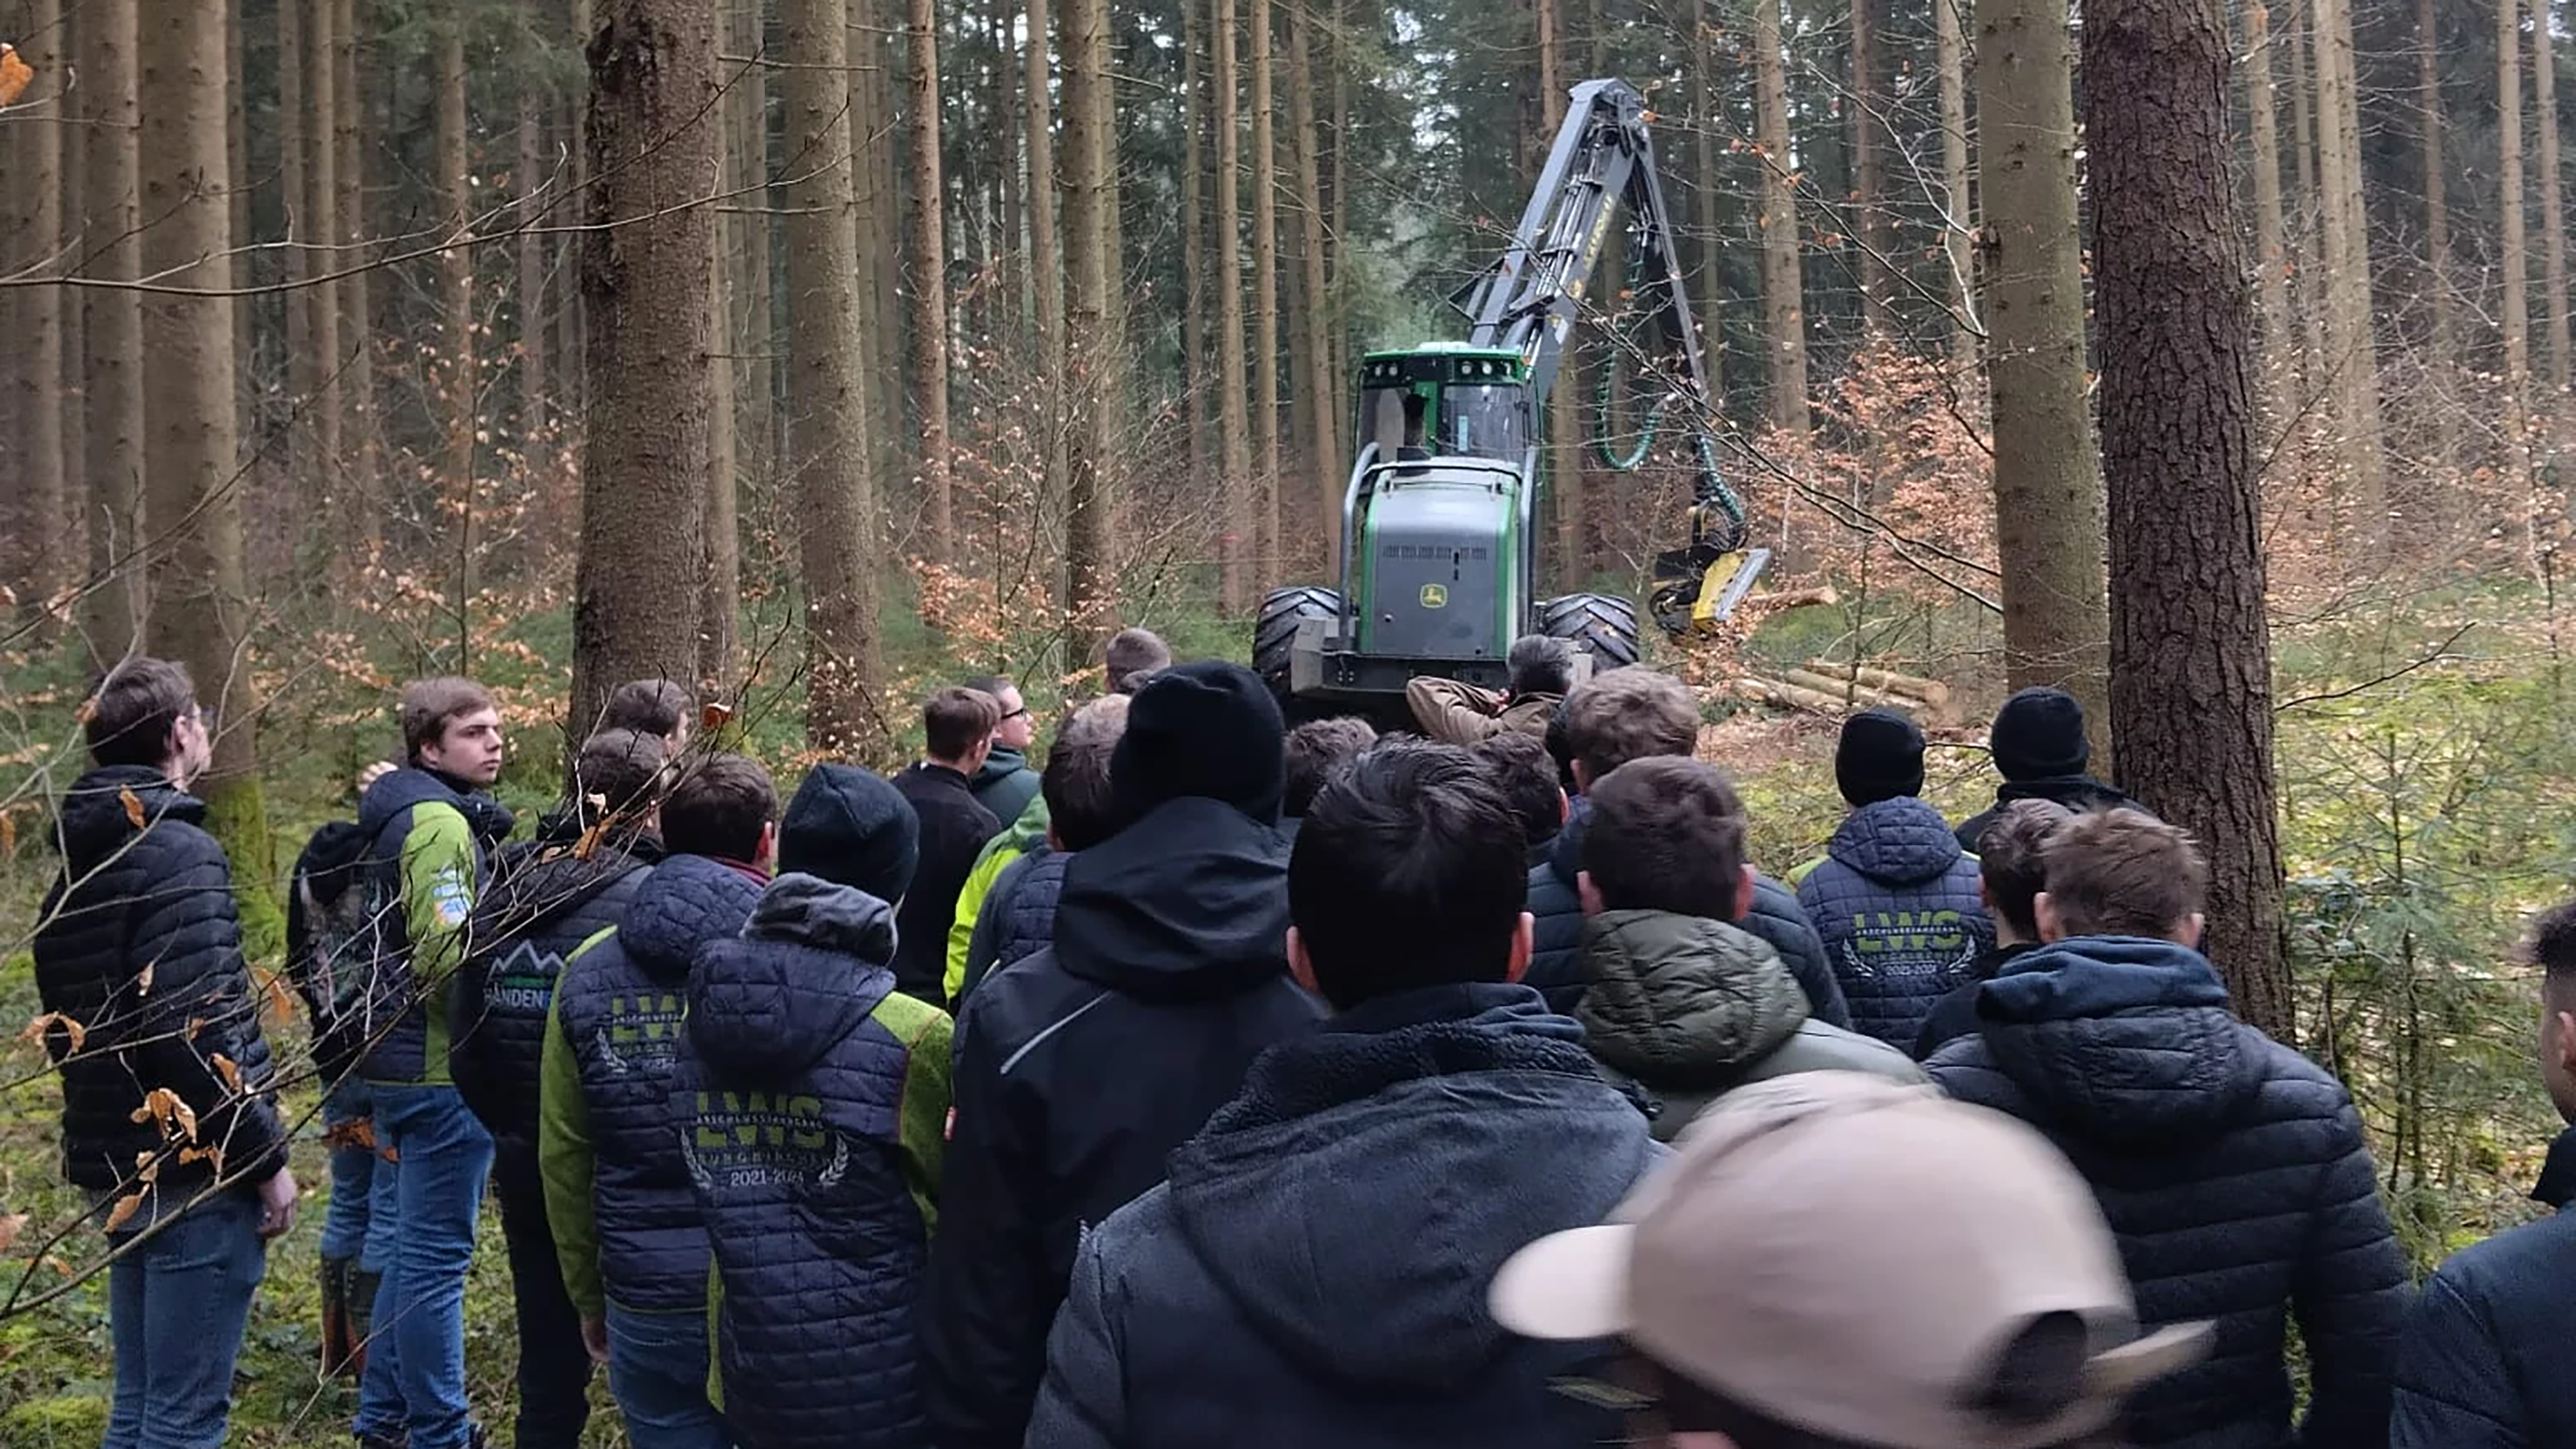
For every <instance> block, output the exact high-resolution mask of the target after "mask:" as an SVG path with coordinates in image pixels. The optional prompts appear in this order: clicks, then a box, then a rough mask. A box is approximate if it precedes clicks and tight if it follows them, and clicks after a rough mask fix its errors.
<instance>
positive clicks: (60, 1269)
mask: <svg viewBox="0 0 2576 1449" xmlns="http://www.w3.org/2000/svg"><path fill="white" fill-rule="evenodd" d="M45 1266H46V1267H48V1268H51V1269H53V1270H54V1276H55V1277H57V1278H61V1279H64V1280H66V1281H68V1280H69V1279H70V1278H71V1276H72V1265H71V1264H69V1263H66V1262H64V1261H63V1259H62V1255H61V1254H59V1253H47V1254H46V1255H45Z"/></svg>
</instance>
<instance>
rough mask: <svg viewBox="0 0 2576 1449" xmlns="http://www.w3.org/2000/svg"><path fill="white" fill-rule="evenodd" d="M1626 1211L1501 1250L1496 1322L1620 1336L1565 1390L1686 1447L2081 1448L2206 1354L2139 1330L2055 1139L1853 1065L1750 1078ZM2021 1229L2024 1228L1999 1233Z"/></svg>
mask: <svg viewBox="0 0 2576 1449" xmlns="http://www.w3.org/2000/svg"><path fill="white" fill-rule="evenodd" d="M1678 1146H1679V1152H1678V1154H1677V1155H1676V1157H1675V1158H1674V1159H1673V1160H1672V1161H1671V1162H1670V1163H1668V1164H1666V1165H1665V1166H1664V1167H1663V1168H1661V1169H1659V1170H1658V1171H1657V1172H1655V1173H1654V1174H1653V1175H1652V1176H1650V1177H1648V1178H1647V1179H1646V1181H1645V1182H1644V1183H1643V1184H1642V1185H1640V1186H1639V1187H1638V1188H1637V1189H1636V1190H1635V1191H1634V1192H1633V1193H1631V1194H1630V1195H1629V1197H1628V1199H1627V1200H1626V1201H1625V1202H1623V1203H1622V1204H1620V1206H1619V1208H1618V1210H1617V1211H1616V1212H1615V1213H1614V1214H1613V1215H1612V1216H1611V1218H1610V1220H1609V1221H1608V1222H1606V1223H1603V1224H1601V1225H1598V1226H1593V1227H1584V1228H1575V1229H1571V1230H1569V1231H1565V1232H1560V1233H1556V1234H1553V1235H1551V1236H1549V1237H1545V1238H1541V1239H1539V1240H1538V1241H1537V1242H1534V1243H1532V1244H1530V1245H1529V1246H1528V1247H1526V1248H1523V1249H1522V1250H1521V1251H1520V1252H1519V1253H1517V1254H1515V1255H1514V1256H1513V1257H1512V1258H1511V1259H1510V1260H1509V1261H1508V1262H1506V1263H1505V1264H1504V1265H1503V1268H1502V1271H1501V1272H1500V1273H1499V1274H1497V1275H1496V1277H1495V1279H1494V1283H1493V1288H1492V1290H1491V1293H1490V1295H1489V1299H1490V1303H1491V1306H1492V1309H1493V1314H1494V1318H1495V1319H1496V1321H1498V1322H1500V1323H1501V1324H1502V1325H1503V1326H1504V1327H1506V1328H1509V1329H1511V1330H1513V1331H1514V1332H1516V1333H1520V1334H1523V1335H1525V1336H1527V1337H1531V1338H1538V1339H1552V1340H1562V1341H1568V1342H1582V1341H1615V1342H1616V1343H1617V1344H1619V1345H1621V1346H1623V1347H1624V1348H1625V1350H1626V1353H1625V1354H1624V1355H1615V1354H1614V1356H1613V1357H1612V1358H1611V1359H1610V1361H1609V1362H1608V1363H1607V1364H1605V1365H1604V1367H1605V1370H1606V1373H1605V1375H1604V1376H1603V1377H1601V1378H1596V1379H1565V1380H1560V1381H1559V1382H1558V1384H1557V1388H1558V1389H1559V1391H1560V1392H1564V1393H1568V1394H1572V1395H1575V1396H1578V1397H1584V1398H1590V1399H1594V1400H1596V1401H1599V1402H1603V1403H1608V1404H1615V1405H1617V1406H1619V1407H1622V1408H1624V1409H1626V1410H1627V1411H1628V1413H1629V1415H1630V1423H1631V1430H1632V1432H1631V1437H1630V1439H1629V1442H1631V1443H1637V1444H1647V1445H1655V1444H1662V1445H1668V1446H1670V1449H2073V1446H2079V1445H2082V1446H2091V1445H2106V1444H2111V1443H2116V1442H2117V1439H2116V1434H2117V1430H2118V1421H2119V1417H2120V1411H2121V1406H2122V1403H2123V1401H2124V1400H2125V1399H2126V1397H2127V1396H2128V1394H2129V1393H2130V1392H2132V1391H2133V1390H2135V1389H2136V1388H2138V1387H2139V1386H2140V1385H2142V1384H2145V1383H2147V1382H2149V1381H2151V1380H2153V1379H2156V1378H2158V1377H2161V1376H2163V1375H2165V1374H2168V1373H2171V1372H2173V1371H2174V1370H2176V1369H2179V1368H2182V1367H2184V1366H2186V1365H2188V1364H2190V1363H2192V1362H2194V1361H2195V1360H2197V1359H2198V1358H2200V1357H2201V1356H2202V1354H2203V1353H2205V1352H2206V1351H2207V1347H2208V1343H2209V1337H2210V1334H2209V1330H2208V1328H2207V1326H2206V1325H2201V1324H2185V1325H2175V1326H2172V1327H2169V1328H2166V1329H2164V1330H2162V1331H2160V1332H2157V1333H2152V1334H2146V1335H2141V1334H2140V1333H2139V1331H2138V1319H2137V1313H2136V1310H2135V1308H2134V1307H2133V1306H2132V1304H2131V1302H2130V1296H2129V1284H2128V1280H2127V1279H2126V1278H2125V1277H2124V1276H2123V1275H2122V1273H2121V1271H2120V1257H2119V1252H2118V1250H2117V1248H2116V1247H2115V1246H2114V1244H2113V1242H2112V1239H2111V1233H2110V1229H2109V1228H2108V1227H2107V1226H2106V1225H2105V1224H2104V1223H2103V1221H2102V1214H2101V1211H2100V1209H2098V1208H2097V1207H2095V1206H2094V1203H2093V1195H2092V1193H2091V1192H2090V1191H2089V1190H2088V1189H2087V1188H2086V1186H2085V1184H2084V1180H2083V1179H2082V1178H2081V1177H2078V1176H2077V1175H2076V1174H2075V1171H2074V1169H2073V1168H2071V1167H2069V1166H2068V1165H2067V1163H2066V1160H2065V1159H2064V1158H2062V1157H2060V1156H2059V1155H2058V1154H2057V1152H2056V1151H2055V1150H2054V1149H2052V1148H2051V1147H2050V1146H2049V1145H2048V1143H2047V1141H2046V1140H2045V1139H2043V1138H2042V1137H2040V1136H2039V1135H2038V1134H2037V1133H2035V1132H2033V1131H2031V1130H2030V1129H2029V1128H2027V1127H2025V1126H2023V1125H2021V1124H2020V1123H2018V1122H2015V1121H2013V1120H2012V1119H2010V1118H2008V1117H2005V1116H2003V1115H2001V1114H1999V1113H1994V1112H1989V1111H1986V1110H1984V1109H1982V1108H1977V1107H1969V1106H1964V1105H1961V1104H1959V1103H1955V1102H1950V1101H1947V1100H1944V1099H1943V1098H1942V1097H1941V1096H1940V1095H1939V1094H1937V1093H1935V1092H1933V1091H1932V1090H1931V1089H1929V1088H1926V1087H1914V1086H1906V1085H1903V1084H1900V1083H1895V1082H1890V1081H1887V1080H1885V1079H1883V1078H1879V1077H1873V1076H1867V1075H1863V1074H1861V1073H1857V1072H1808V1073H1803V1074H1801V1075H1798V1076H1793V1077H1781V1078H1777V1079H1774V1080H1772V1081H1767V1082H1758V1083H1755V1084H1753V1085H1751V1086H1748V1087H1745V1088H1742V1089H1741V1090H1738V1091H1736V1092H1734V1093H1731V1094H1729V1095H1728V1096H1727V1097H1726V1098H1725V1099H1724V1100H1723V1101H1721V1102H1720V1103H1718V1105H1717V1106H1716V1107H1715V1108H1714V1109H1712V1110H1711V1111H1709V1112H1708V1113H1707V1114H1705V1115H1704V1116H1702V1117H1701V1118H1700V1119H1699V1120H1698V1121H1697V1122H1695V1123H1694V1124H1693V1125H1692V1127H1691V1129H1690V1130H1689V1131H1687V1132H1685V1133H1684V1134H1683V1135H1682V1138H1681V1141H1680V1143H1679V1144H1678ZM2004 1224H2008V1225H2009V1228H2008V1229H1999V1225H2004Z"/></svg>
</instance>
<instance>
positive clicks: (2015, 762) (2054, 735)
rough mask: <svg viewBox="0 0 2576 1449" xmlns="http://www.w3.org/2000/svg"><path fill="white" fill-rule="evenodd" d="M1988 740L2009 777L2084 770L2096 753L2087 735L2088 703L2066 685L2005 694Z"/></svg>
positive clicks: (1997, 762) (2001, 771) (2044, 776)
mask: <svg viewBox="0 0 2576 1449" xmlns="http://www.w3.org/2000/svg"><path fill="white" fill-rule="evenodd" d="M1987 743H1988V746H1989V747H1990V748H1991V749H1992V750H1993V751H1994V756H1995V770H1996V772H1997V773H1999V774H2001V775H2002V776H2003V777H2004V778H2005V779H2007V780H2047V779H2054V778H2056V777H2058V776H2061V775H2081V774H2083V773H2084V767H2085V765H2086V764H2088V763H2090V762H2091V760H2092V758H2093V747H2092V745H2090V744H2089V743H2087V742H2086V741H2085V738H2084V706H2082V705H2080V704H2078V703H2076V702H2075V696H2073V695H2071V694H2068V693H2067V692H2066V691H2065V690H2062V689H2048V688H2044V687H2034V688H2030V689H2025V690H2023V691H2021V692H2020V693H2018V694H2016V695H2014V696H2013V697H2012V698H2010V699H2007V700H2005V701H2004V707H2003V708H2002V709H2000V710H1997V711H1996V712H1995V727H1994V731H1993V733H1992V734H1991V735H1990V736H1989V737H1988V741H1987Z"/></svg>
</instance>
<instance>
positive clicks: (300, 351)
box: [277, 0, 323, 595]
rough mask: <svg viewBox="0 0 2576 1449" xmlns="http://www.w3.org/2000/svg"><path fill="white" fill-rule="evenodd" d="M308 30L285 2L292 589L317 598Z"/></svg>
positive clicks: (281, 73) (280, 91)
mask: <svg viewBox="0 0 2576 1449" xmlns="http://www.w3.org/2000/svg"><path fill="white" fill-rule="evenodd" d="M306 29H307V23H306V20H305V16H304V6H303V5H302V4H301V3H299V0H277V131H278V140H277V156H278V181H279V188H280V191H281V192H282V198H281V207H280V209H281V210H282V211H283V212H284V213H285V217H286V226H285V242H286V245H285V248H284V250H283V251H281V252H280V253H279V263H280V265H279V272H280V274H281V279H282V280H283V281H284V282H285V283H286V286H287V288H288V290H287V292H286V295H285V296H284V297H282V298H281V299H279V300H280V301H282V302H283V303H284V304H285V313H286V419H285V423H286V508H287V517H288V518H289V520H291V521H290V523H289V524H288V528H289V531H290V532H289V543H288V550H289V553H290V564H291V567H290V569H289V571H288V586H289V587H290V588H292V589H294V590H295V592H296V593H298V594H299V595H302V594H308V593H310V592H312V589H311V584H312V582H313V571H314V566H315V565H318V564H319V563H320V562H321V560H320V559H319V558H318V557H312V556H308V551H307V550H306V548H305V547H304V546H303V545H304V540H303V539H302V538H299V537H297V536H296V534H297V533H298V532H300V531H301V530H302V529H304V528H305V527H306V526H307V525H308V522H309V520H312V519H316V518H320V517H322V516H323V510H322V499H321V496H320V489H319V488H318V487H317V485H316V478H315V469H316V466H317V464H318V462H319V459H318V457H317V455H316V453H315V451H314V447H313V442H314V434H313V401H314V394H315V379H316V378H317V377H318V376H319V375H320V373H321V358H319V357H318V356H316V355H315V353H314V349H313V292H314V289H313V288H311V287H308V286H306V285H305V280H306V278H308V277H310V276H312V275H313V274H314V273H315V272H316V271H319V270H320V268H318V267H316V266H315V265H313V262H314V259H315V258H317V257H319V256H321V255H322V253H319V252H313V251H308V250H306V248H307V246H309V245H310V244H311V243H312V242H314V241H315V240H317V238H316V237H315V236H314V235H313V222H314V217H313V213H312V212H310V211H308V210H307V209H306V203H307V199H308V197H309V196H310V194H311V192H310V182H309V181H308V179H307V173H306V157H307V148H308V146H309V140H308V138H309V137H310V136H311V135H312V131H311V129H310V127H309V125H308V122H307V119H306V116H305V107H304V77H305V73H306V63H305V59H304V42H305V31H306Z"/></svg>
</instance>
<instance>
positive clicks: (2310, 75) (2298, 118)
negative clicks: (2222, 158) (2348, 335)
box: [2282, 0, 2333, 410]
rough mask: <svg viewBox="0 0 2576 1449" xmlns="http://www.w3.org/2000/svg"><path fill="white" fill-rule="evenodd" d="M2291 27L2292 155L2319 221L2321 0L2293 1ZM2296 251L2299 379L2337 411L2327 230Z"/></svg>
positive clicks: (2312, 227)
mask: <svg viewBox="0 0 2576 1449" xmlns="http://www.w3.org/2000/svg"><path fill="white" fill-rule="evenodd" d="M2290 6H2291V24H2290V27H2289V29H2288V30H2286V31H2284V32H2282V33H2283V34H2284V35H2285V36H2287V37H2288V39H2289V42H2290V44H2289V47H2288V49H2289V54H2290V127H2291V130H2292V132H2293V134H2292V136H2291V138H2290V154H2291V157H2292V159H2293V161H2294V163H2295V165H2296V168H2297V176H2298V182H2299V189H2298V195H2299V197H2300V198H2302V200H2301V201H2300V202H2299V203H2298V208H2299V211H2300V212H2301V213H2302V214H2304V215H2310V216H2313V215H2314V214H2315V213H2317V212H2320V211H2322V210H2323V209H2324V207H2323V204H2322V192H2321V189H2320V188H2319V186H2318V184H2317V146H2316V141H2317V129H2316V99H2317V79H2316V73H2315V71H2314V69H2313V68H2312V67H2310V65H2309V64H2308V61H2309V58H2310V57H2311V56H2312V55H2313V54H2314V53H2315V45H2314V42H2315V39H2316V29H2317V24H2316V20H2317V17H2316V0H2290ZM2291 245H2292V246H2293V247H2294V248H2295V249H2296V252H2297V257H2296V264H2297V265H2296V268H2295V270H2296V271H2297V274H2298V275H2297V277H2296V279H2295V285H2293V286H2292V287H2291V289H2290V294H2291V298H2292V310H2293V311H2295V312H2297V313H2298V314H2299V343H2300V346H2301V347H2302V348H2303V349H2304V351H2303V352H2302V354H2301V356H2302V358H2303V361H2302V362H2301V364H2300V367H2299V375H2300V377H2301V378H2302V379H2303V380H2304V381H2305V383H2306V393H2307V397H2306V399H2305V400H2306V401H2307V402H2308V403H2309V405H2310V406H2312V407H2324V408H2327V409H2329V410H2330V409H2331V407H2332V405H2333V399H2332V398H2330V397H2327V396H2326V394H2327V393H2328V392H2329V391H2330V390H2331V389H2330V387H2329V386H2328V384H2329V380H2330V379H2331V377H2332V373H2331V372H2330V371H2329V369H2330V368H2331V367H2332V366H2333V364H2332V363H2330V362H2329V361H2327V358H2326V308H2327V307H2328V306H2329V305H2330V303H2329V300H2328V298H2327V295H2326V290H2325V287H2326V276H2325V226H2324V224H2323V223H2322V222H2321V221H2312V222H2310V223H2309V224H2308V225H2306V226H2303V227H2301V228H2300V231H2299V234H2298V236H2297V237H2295V238H2294V239H2293V240H2292V243H2291Z"/></svg>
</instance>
